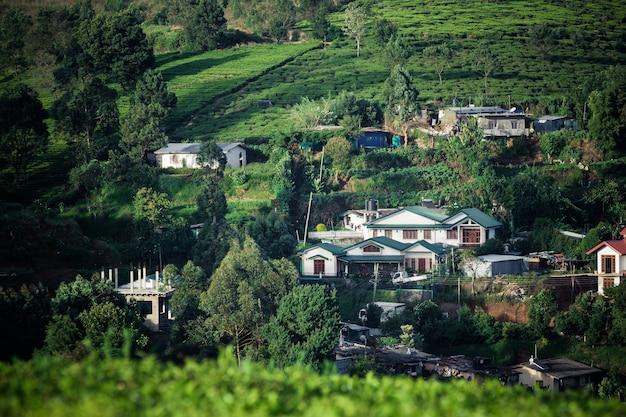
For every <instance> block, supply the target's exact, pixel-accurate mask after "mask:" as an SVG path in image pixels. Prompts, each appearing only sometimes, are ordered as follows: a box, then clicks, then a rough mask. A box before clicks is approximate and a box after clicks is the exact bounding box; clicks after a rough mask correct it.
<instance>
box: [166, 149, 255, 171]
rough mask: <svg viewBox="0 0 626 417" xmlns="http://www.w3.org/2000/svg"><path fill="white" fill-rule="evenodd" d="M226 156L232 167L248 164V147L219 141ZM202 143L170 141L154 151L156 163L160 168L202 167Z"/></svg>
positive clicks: (227, 162) (228, 163)
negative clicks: (200, 161)
mask: <svg viewBox="0 0 626 417" xmlns="http://www.w3.org/2000/svg"><path fill="white" fill-rule="evenodd" d="M217 146H219V147H220V148H221V149H222V152H223V153H224V156H225V157H226V164H227V165H228V166H230V167H232V168H242V167H244V166H246V164H247V163H248V162H247V154H246V149H245V148H244V147H243V146H241V144H239V143H218V144H217ZM201 147H202V144H201V143H168V144H167V145H165V146H164V147H162V148H160V149H158V150H156V151H154V155H155V157H156V164H157V166H158V167H160V168H200V164H198V161H197V157H198V154H199V153H200V149H201Z"/></svg>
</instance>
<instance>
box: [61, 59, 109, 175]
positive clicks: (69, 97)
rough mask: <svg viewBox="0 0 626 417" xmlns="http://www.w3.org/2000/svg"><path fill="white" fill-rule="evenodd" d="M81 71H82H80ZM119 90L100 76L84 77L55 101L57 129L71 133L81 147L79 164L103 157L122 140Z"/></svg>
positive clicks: (71, 136) (76, 144) (77, 155)
mask: <svg viewBox="0 0 626 417" xmlns="http://www.w3.org/2000/svg"><path fill="white" fill-rule="evenodd" d="M79 73H82V71H81V70H79ZM116 99H117V93H116V91H115V90H113V89H111V88H109V87H108V86H107V85H106V84H105V83H104V82H103V81H102V80H101V79H100V78H98V77H94V76H92V75H85V76H80V78H78V82H77V83H76V89H75V90H73V91H69V92H66V93H65V94H63V96H61V98H59V99H58V100H55V101H54V103H53V104H52V108H51V109H50V115H51V116H52V118H53V119H54V120H55V128H56V129H57V130H59V131H61V132H64V133H66V134H67V135H68V136H69V138H68V139H69V141H70V142H73V143H74V145H75V146H76V148H77V150H76V152H75V156H76V159H77V162H78V163H79V164H85V163H87V162H89V161H90V160H92V159H99V160H103V159H106V158H107V156H108V151H109V150H110V149H115V148H116V147H117V143H118V140H119V139H118V133H119V111H118V108H117V103H116Z"/></svg>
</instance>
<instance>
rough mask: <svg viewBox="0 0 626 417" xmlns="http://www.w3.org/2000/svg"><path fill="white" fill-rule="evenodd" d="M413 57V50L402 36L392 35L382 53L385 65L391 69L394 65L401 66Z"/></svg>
mask: <svg viewBox="0 0 626 417" xmlns="http://www.w3.org/2000/svg"><path fill="white" fill-rule="evenodd" d="M411 55H413V48H412V47H411V45H409V43H408V42H407V41H406V39H405V38H404V37H403V36H400V35H394V36H392V37H391V39H389V41H388V42H387V44H386V45H385V47H384V48H383V51H382V57H383V60H384V62H385V65H386V66H387V67H389V68H393V67H395V66H396V65H400V66H403V65H404V64H406V62H407V61H408V60H409V58H410V57H411Z"/></svg>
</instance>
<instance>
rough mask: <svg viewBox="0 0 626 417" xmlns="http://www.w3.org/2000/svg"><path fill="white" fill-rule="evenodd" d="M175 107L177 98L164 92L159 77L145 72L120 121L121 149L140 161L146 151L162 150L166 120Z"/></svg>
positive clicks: (164, 89)
mask: <svg viewBox="0 0 626 417" xmlns="http://www.w3.org/2000/svg"><path fill="white" fill-rule="evenodd" d="M175 105H176V95H175V94H174V93H170V92H168V91H167V85H166V84H165V81H164V80H163V76H162V75H161V73H160V72H158V71H154V70H148V71H146V72H145V73H144V74H143V76H142V78H141V79H140V80H139V81H138V82H137V85H136V86H135V93H134V95H133V97H132V98H131V107H130V110H129V111H128V112H127V113H126V114H125V115H124V116H122V117H121V118H120V133H121V136H122V137H121V141H120V147H121V148H122V149H123V150H125V151H126V152H127V153H128V154H129V155H130V156H131V157H132V158H133V159H134V160H135V161H141V160H144V159H145V158H146V154H147V152H148V151H149V150H155V149H158V148H160V147H162V146H164V145H165V144H166V143H167V136H166V134H165V126H164V123H165V118H166V117H167V115H168V113H169V110H170V108H172V107H174V106H175Z"/></svg>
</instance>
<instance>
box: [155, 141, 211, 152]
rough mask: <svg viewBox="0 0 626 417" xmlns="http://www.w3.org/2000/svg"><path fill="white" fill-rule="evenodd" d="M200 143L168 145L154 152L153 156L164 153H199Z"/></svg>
mask: <svg viewBox="0 0 626 417" xmlns="http://www.w3.org/2000/svg"><path fill="white" fill-rule="evenodd" d="M201 147H202V144H201V143H168V144H167V145H165V146H164V147H162V148H160V149H157V150H156V151H154V153H155V154H164V153H193V154H197V153H200V148H201Z"/></svg>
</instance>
